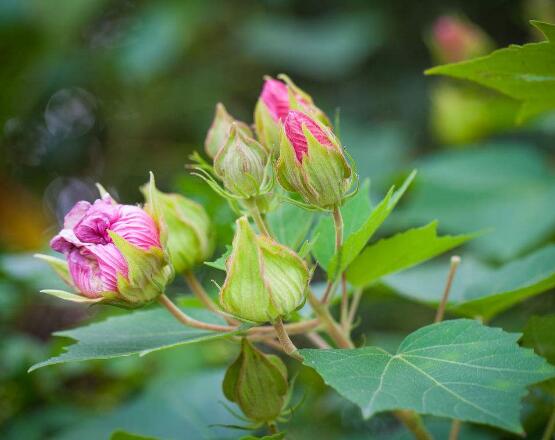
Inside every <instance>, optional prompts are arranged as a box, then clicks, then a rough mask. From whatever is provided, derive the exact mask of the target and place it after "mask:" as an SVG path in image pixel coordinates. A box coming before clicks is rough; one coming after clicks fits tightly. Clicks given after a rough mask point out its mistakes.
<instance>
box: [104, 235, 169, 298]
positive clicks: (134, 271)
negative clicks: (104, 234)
mask: <svg viewBox="0 0 555 440" xmlns="http://www.w3.org/2000/svg"><path fill="white" fill-rule="evenodd" d="M108 234H109V235H110V238H111V239H112V241H113V242H114V245H115V246H116V248H117V249H118V250H119V251H120V252H121V254H122V255H123V257H124V258H125V261H126V262H127V266H128V273H127V277H125V276H124V275H123V274H121V273H118V283H117V285H118V292H119V295H120V296H121V297H122V298H123V299H124V300H125V301H126V302H128V303H131V304H145V303H148V302H150V301H152V300H154V299H156V298H157V297H158V296H159V295H161V294H162V293H164V291H165V289H166V285H167V284H168V283H169V282H170V281H171V280H173V277H174V270H173V266H172V265H171V264H170V262H169V258H168V257H167V255H166V254H165V253H164V251H163V250H162V249H160V248H159V247H156V246H152V247H151V248H150V249H148V250H143V249H140V248H138V247H136V246H134V245H132V244H131V243H129V242H128V241H127V240H125V239H124V238H122V237H121V236H119V235H118V234H116V233H115V232H113V231H108Z"/></svg>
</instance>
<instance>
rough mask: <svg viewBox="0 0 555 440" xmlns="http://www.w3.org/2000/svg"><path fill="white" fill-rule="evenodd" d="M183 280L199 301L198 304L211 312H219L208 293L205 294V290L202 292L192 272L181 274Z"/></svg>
mask: <svg viewBox="0 0 555 440" xmlns="http://www.w3.org/2000/svg"><path fill="white" fill-rule="evenodd" d="M183 278H185V281H186V282H187V285H188V286H189V288H190V289H191V291H192V292H193V293H194V295H195V296H196V297H197V298H198V299H199V300H200V302H202V303H203V304H204V305H205V306H206V307H207V308H208V309H210V310H212V311H213V312H216V313H219V312H220V309H219V308H218V306H217V305H216V303H215V302H214V301H212V298H210V296H209V295H208V293H206V290H204V287H202V284H200V283H199V280H198V279H197V277H196V276H195V274H194V273H193V272H189V271H187V272H185V273H184V274H183Z"/></svg>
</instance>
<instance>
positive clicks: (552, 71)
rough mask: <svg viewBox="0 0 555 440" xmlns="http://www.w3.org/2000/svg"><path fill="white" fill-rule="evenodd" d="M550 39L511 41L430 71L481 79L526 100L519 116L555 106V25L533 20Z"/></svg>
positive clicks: (523, 116) (538, 112)
mask: <svg viewBox="0 0 555 440" xmlns="http://www.w3.org/2000/svg"><path fill="white" fill-rule="evenodd" d="M532 24H533V25H534V26H536V27H537V28H538V29H539V30H541V31H542V32H543V33H544V34H545V36H546V37H547V38H548V41H543V42H541V43H530V44H525V45H523V46H517V45H511V46H509V47H507V48H504V49H499V50H496V51H494V52H492V53H491V54H489V55H487V56H485V57H480V58H476V59H473V60H469V61H463V62H460V63H454V64H446V65H443V66H438V67H434V68H432V69H429V70H427V71H426V73H427V74H430V75H437V74H439V75H447V76H451V77H454V78H460V79H466V80H470V81H474V82H477V83H478V84H481V85H483V86H486V87H490V88H492V89H495V90H497V91H499V92H501V93H504V94H506V95H508V96H510V97H511V98H514V99H517V100H519V101H521V102H522V106H521V109H520V114H519V116H518V119H519V120H521V121H522V120H525V119H528V118H530V117H532V116H536V115H538V114H540V113H542V112H545V111H549V110H555V39H554V38H553V35H554V34H555V25H552V24H548V23H542V22H532Z"/></svg>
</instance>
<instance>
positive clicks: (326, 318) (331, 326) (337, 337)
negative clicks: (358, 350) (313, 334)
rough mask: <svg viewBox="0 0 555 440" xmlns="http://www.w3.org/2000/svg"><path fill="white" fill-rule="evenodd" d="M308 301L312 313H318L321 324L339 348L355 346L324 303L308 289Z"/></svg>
mask: <svg viewBox="0 0 555 440" xmlns="http://www.w3.org/2000/svg"><path fill="white" fill-rule="evenodd" d="M308 301H309V303H310V305H311V306H312V309H313V310H314V313H316V315H318V318H320V321H321V322H322V324H324V325H325V326H326V330H327V332H328V334H329V335H330V337H331V338H332V339H333V341H334V342H335V343H336V344H337V346H338V347H340V348H355V346H354V345H353V343H352V342H351V340H350V339H349V338H348V337H347V336H345V334H344V333H343V329H342V328H341V327H340V326H339V324H338V323H337V322H336V321H335V319H333V316H331V313H330V311H329V310H328V308H327V307H326V306H325V304H322V303H321V302H320V301H318V298H316V295H314V293H313V292H312V291H310V290H309V291H308Z"/></svg>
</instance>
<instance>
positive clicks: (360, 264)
mask: <svg viewBox="0 0 555 440" xmlns="http://www.w3.org/2000/svg"><path fill="white" fill-rule="evenodd" d="M474 237H476V234H466V235H446V236H443V237H438V236H437V222H435V221H434V222H432V223H430V224H428V225H426V226H423V227H421V228H416V229H411V230H409V231H405V232H402V233H400V234H397V235H395V236H393V237H391V238H386V239H383V240H380V241H378V242H377V243H376V244H373V245H372V246H369V247H367V248H366V249H365V250H364V251H362V253H361V254H360V255H359V256H358V257H357V258H356V259H355V260H354V261H353V262H352V263H351V265H350V266H349V269H348V270H347V280H348V281H349V282H350V283H351V284H353V285H355V286H358V287H364V286H367V285H369V284H371V283H372V282H374V281H376V280H378V279H379V278H381V277H383V276H384V275H387V274H390V273H394V272H399V271H401V270H403V269H406V268H409V267H411V266H414V265H416V264H419V263H422V262H423V261H426V260H428V259H430V258H433V257H435V256H436V255H439V254H442V253H443V252H445V251H448V250H449V249H452V248H454V247H457V246H459V245H461V244H463V243H465V242H466V241H468V240H471V239H473V238H474Z"/></svg>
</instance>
